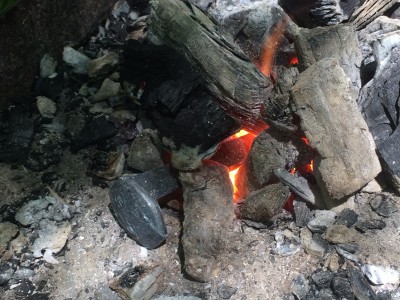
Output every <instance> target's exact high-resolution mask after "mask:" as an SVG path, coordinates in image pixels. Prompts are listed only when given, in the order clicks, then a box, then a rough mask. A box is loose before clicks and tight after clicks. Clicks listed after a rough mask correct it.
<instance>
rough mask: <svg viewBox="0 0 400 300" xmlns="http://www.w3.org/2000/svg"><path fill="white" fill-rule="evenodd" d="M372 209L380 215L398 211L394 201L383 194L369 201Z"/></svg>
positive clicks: (387, 215) (383, 215) (389, 214)
mask: <svg viewBox="0 0 400 300" xmlns="http://www.w3.org/2000/svg"><path fill="white" fill-rule="evenodd" d="M369 204H370V205H371V207H372V209H373V210H374V211H375V212H376V213H377V214H378V215H380V216H382V217H390V216H391V215H392V214H393V213H395V212H396V211H398V208H397V205H396V203H395V202H394V201H393V200H392V199H390V198H389V197H388V196H387V195H385V194H379V195H377V196H376V197H375V198H373V199H372V200H371V201H370V203H369Z"/></svg>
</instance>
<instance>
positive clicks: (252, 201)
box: [241, 182, 290, 222]
mask: <svg viewBox="0 0 400 300" xmlns="http://www.w3.org/2000/svg"><path fill="white" fill-rule="evenodd" d="M289 194H290V191H289V189H288V188H287V187H286V186H284V185H283V184H282V183H280V182H279V183H276V184H271V185H267V186H265V187H263V188H261V189H259V190H257V191H255V192H252V193H250V194H249V195H248V196H247V198H246V201H245V202H244V203H243V205H242V208H241V216H242V218H243V219H249V220H251V221H255V222H270V221H271V220H272V218H273V217H274V216H275V215H277V214H278V213H280V212H281V211H282V208H283V206H284V205H285V203H286V201H287V199H288V197H289Z"/></svg>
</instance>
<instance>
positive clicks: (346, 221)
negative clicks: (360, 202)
mask: <svg viewBox="0 0 400 300" xmlns="http://www.w3.org/2000/svg"><path fill="white" fill-rule="evenodd" d="M357 221H358V214H357V213H356V212H355V211H354V210H352V209H349V208H345V209H343V210H342V211H341V212H340V213H339V214H338V215H337V216H336V220H335V224H336V225H345V226H347V227H351V226H353V225H354V224H356V223H357Z"/></svg>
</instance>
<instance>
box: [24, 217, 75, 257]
mask: <svg viewBox="0 0 400 300" xmlns="http://www.w3.org/2000/svg"><path fill="white" fill-rule="evenodd" d="M40 228H41V229H40V230H39V231H38V234H39V238H37V239H36V240H35V242H34V243H33V246H32V251H33V255H34V256H35V257H36V258H39V257H43V259H44V260H45V261H46V262H48V263H50V264H58V261H57V259H55V258H54V257H53V254H57V253H59V252H60V251H61V250H62V248H64V246H65V244H66V242H67V240H68V237H69V235H70V233H71V224H70V223H69V222H64V223H61V224H57V223H55V222H53V221H47V220H43V221H41V223H40Z"/></svg>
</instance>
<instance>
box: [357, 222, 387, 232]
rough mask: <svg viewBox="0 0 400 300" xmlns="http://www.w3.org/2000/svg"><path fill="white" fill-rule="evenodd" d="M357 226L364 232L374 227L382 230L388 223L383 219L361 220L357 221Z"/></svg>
mask: <svg viewBox="0 0 400 300" xmlns="http://www.w3.org/2000/svg"><path fill="white" fill-rule="evenodd" d="M355 227H356V228H357V229H358V230H359V231H361V232H363V233H364V232H367V231H368V230H373V229H378V230H381V229H383V228H385V227H386V223H385V221H383V220H381V219H370V220H361V221H358V222H357V223H356V225H355Z"/></svg>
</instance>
